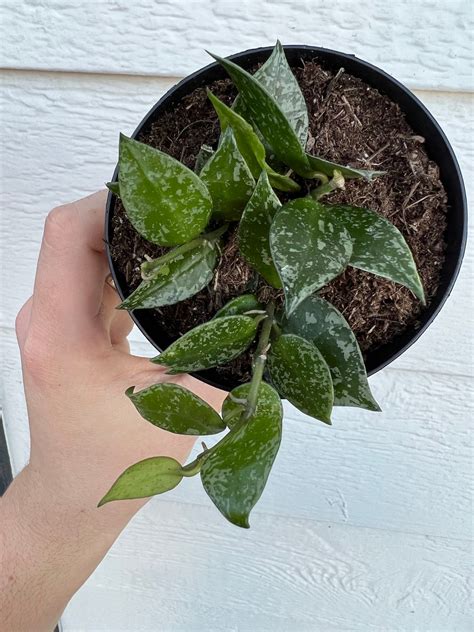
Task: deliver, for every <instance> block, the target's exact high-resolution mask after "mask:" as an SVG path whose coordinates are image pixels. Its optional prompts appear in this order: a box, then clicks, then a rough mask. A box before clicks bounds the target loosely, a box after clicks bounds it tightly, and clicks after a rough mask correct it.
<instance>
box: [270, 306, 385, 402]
mask: <svg viewBox="0 0 474 632" xmlns="http://www.w3.org/2000/svg"><path fill="white" fill-rule="evenodd" d="M283 331H284V332H285V333H292V334H297V335H298V336H301V337H302V338H305V339H306V340H309V341H311V342H312V343H314V344H315V345H316V347H317V348H318V350H319V351H320V352H321V354H322V356H323V358H324V359H325V360H326V362H327V364H328V366H329V369H330V371H331V376H332V383H333V386H334V405H336V406H358V407H360V408H366V409H367V410H380V408H379V405H378V404H377V402H376V401H375V399H374V396H373V395H372V393H371V391H370V387H369V383H368V380H367V373H366V370H365V365H364V360H363V358H362V354H361V352H360V349H359V345H358V343H357V340H356V337H355V335H354V333H353V332H352V330H351V328H350V327H349V325H348V323H347V321H346V320H345V318H344V316H343V315H342V314H341V313H340V312H339V311H338V310H337V309H336V308H335V307H334V306H333V305H331V303H328V302H327V301H325V300H324V299H322V298H320V297H319V296H310V297H308V298H307V299H305V300H304V301H303V302H302V303H300V305H298V307H297V308H296V309H295V311H294V312H293V313H292V314H291V316H290V317H289V318H287V319H286V320H285V321H284V322H283Z"/></svg>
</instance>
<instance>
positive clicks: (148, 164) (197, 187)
mask: <svg viewBox="0 0 474 632" xmlns="http://www.w3.org/2000/svg"><path fill="white" fill-rule="evenodd" d="M119 183H120V196H121V199H122V202H123V205H124V207H125V211H126V213H127V216H128V218H129V219H130V221H131V222H132V224H133V226H134V228H135V229H136V230H137V231H138V232H139V233H140V234H141V235H143V237H145V239H148V241H151V242H153V243H155V244H159V245H161V246H176V245H177V244H182V243H184V242H187V241H190V240H191V239H193V238H194V237H196V236H197V235H199V233H200V232H201V231H202V230H203V229H204V228H205V226H206V225H207V223H208V221H209V218H210V215H211V208H212V200H211V197H210V195H209V192H208V190H207V189H206V186H205V185H204V183H203V182H201V180H200V179H199V177H198V176H197V175H196V174H195V173H193V172H192V171H191V170H190V169H188V168H187V167H185V166H184V165H182V164H181V163H180V162H178V161H177V160H175V159H174V158H171V156H168V155H167V154H164V153H163V152H161V151H159V150H158V149H154V148H153V147H150V146H149V145H145V144H143V143H139V142H138V141H136V140H133V139H131V138H127V137H126V136H124V135H123V134H121V135H120V156H119Z"/></svg>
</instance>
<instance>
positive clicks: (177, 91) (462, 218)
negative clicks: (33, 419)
mask: <svg viewBox="0 0 474 632" xmlns="http://www.w3.org/2000/svg"><path fill="white" fill-rule="evenodd" d="M270 52H271V48H269V47H267V48H258V49H254V50H248V51H245V52H243V53H237V54H236V55H232V56H231V57H230V59H232V60H233V61H234V62H236V63H238V64H239V65H241V66H242V67H244V68H246V69H250V68H252V67H253V66H255V64H258V63H260V62H264V61H265V60H266V59H267V58H268V56H269V54H270ZM285 52H286V55H287V58H288V61H289V63H290V65H291V66H293V67H295V66H298V65H300V64H301V60H304V61H309V60H312V59H315V58H317V59H318V61H320V62H321V63H322V64H323V65H324V66H325V67H327V68H329V69H330V70H333V71H337V70H338V69H339V68H341V67H344V68H345V70H346V71H347V72H348V73H349V74H351V75H354V76H356V77H359V78H360V79H362V80H363V81H364V82H366V83H367V84H368V85H370V86H372V87H374V88H377V90H379V91H380V92H381V93H383V94H385V95H387V96H388V97H389V98H390V99H391V100H392V101H394V102H395V103H398V104H399V106H400V107H401V109H402V111H403V112H404V114H405V116H406V120H407V121H408V123H409V125H410V126H411V127H412V129H413V130H414V132H415V133H416V134H419V135H421V136H423V137H424V138H425V139H426V142H425V147H426V150H427V152H428V154H429V156H430V158H431V159H432V160H434V161H435V162H436V163H437V164H438V166H439V168H440V174H441V180H442V182H443V184H444V187H445V189H446V192H447V195H448V204H449V211H448V226H447V233H446V241H447V251H446V260H445V263H444V266H443V269H442V272H441V280H440V284H439V288H438V291H437V293H436V296H434V297H433V298H432V300H431V302H430V305H429V307H428V308H427V309H426V310H425V311H424V312H423V313H422V314H421V317H420V319H419V321H420V326H419V327H418V328H417V329H414V328H413V329H411V330H408V331H406V332H405V333H403V334H401V335H400V336H398V337H397V338H396V339H394V340H392V341H391V342H390V343H388V344H386V345H384V346H381V347H379V348H377V349H375V350H374V351H371V352H370V353H368V355H367V358H366V365H367V371H368V373H369V375H372V374H374V373H376V372H377V371H379V370H380V369H382V368H383V367H385V366H387V364H389V363H390V362H392V361H393V360H395V358H398V356H400V355H401V354H402V353H403V352H404V351H406V349H408V348H409V347H410V346H411V345H412V344H413V343H414V342H415V340H417V339H418V338H419V337H420V336H421V334H422V333H423V332H424V331H426V329H427V328H428V327H429V325H430V324H431V323H432V322H433V320H434V319H435V317H436V315H437V314H438V313H439V311H440V309H441V307H442V306H443V304H444V302H445V301H446V299H447V298H448V296H449V294H450V293H451V290H452V289H453V286H454V282H455V280H456V277H457V275H458V272H459V268H460V266H461V261H462V257H463V254H464V248H465V242H466V231H467V228H466V227H467V203H466V195H465V191H464V184H463V180H462V176H461V171H460V169H459V165H458V163H457V160H456V157H455V155H454V152H453V150H452V148H451V146H450V144H449V142H448V140H447V138H446V136H445V135H444V133H443V131H442V129H441V128H440V126H439V125H438V123H437V122H436V120H435V119H434V118H433V116H432V115H431V114H430V113H429V112H428V110H427V109H426V108H425V106H424V105H423V104H422V103H421V102H420V101H419V100H418V99H417V98H416V97H415V96H414V95H413V94H412V93H411V92H410V91H409V90H408V89H407V88H405V87H404V86H403V85H402V84H401V83H399V82H398V81H396V80H395V79H393V78H392V77H391V76H390V75H388V74H387V73H385V72H383V70H380V69H379V68H376V67H375V66H372V65H371V64H368V63H367V62H365V61H362V60H360V59H357V58H356V57H355V56H353V55H345V54H343V53H339V52H337V51H333V50H328V49H326V48H318V47H313V46H285ZM225 77H227V74H226V72H225V71H224V69H223V68H222V67H221V66H219V65H218V64H217V63H212V64H210V65H209V66H206V67H205V68H203V69H201V70H198V71H197V72H195V73H193V74H192V75H190V76H189V77H186V78H185V79H183V80H182V81H180V82H179V83H178V84H177V85H176V86H174V87H173V88H171V90H169V91H168V92H167V93H166V94H165V95H164V96H163V97H162V98H161V99H160V100H159V101H158V103H157V104H156V105H155V106H154V107H153V108H152V109H151V110H150V112H148V114H147V115H146V116H145V118H144V119H143V120H142V122H141V123H140V125H139V126H138V127H137V129H136V130H135V132H134V134H133V137H134V138H135V137H136V136H137V135H138V134H139V133H141V132H144V133H146V131H147V129H148V128H149V127H150V126H151V124H152V123H153V122H154V121H155V120H156V119H158V118H159V117H160V116H161V115H162V113H163V112H164V111H165V110H168V109H169V108H172V107H173V106H174V105H175V104H176V103H178V102H179V101H180V100H181V99H182V98H183V97H184V96H186V95H188V94H189V93H190V92H192V91H193V90H195V89H196V88H198V87H201V86H206V85H208V84H210V83H212V82H213V81H215V80H217V79H223V78H225ZM113 179H114V180H116V179H117V169H116V170H115V173H114V178H113ZM114 206H115V196H113V195H112V194H110V193H109V197H108V199H107V210H106V226H105V241H106V244H109V239H110V237H111V226H112V222H111V219H112V216H113V213H114ZM107 255H108V259H109V264H110V269H111V272H112V277H113V279H114V282H115V285H116V287H117V290H118V293H119V295H120V297H121V298H122V299H123V298H125V296H126V294H125V292H124V288H126V285H125V282H124V279H123V277H122V275H121V274H120V273H119V272H118V270H116V269H115V267H114V262H113V261H112V258H111V255H110V249H109V247H108V245H107ZM132 317H133V320H134V321H135V323H136V324H137V326H138V327H139V329H140V330H141V331H142V333H143V334H144V335H145V336H146V338H148V340H149V341H150V342H151V344H152V345H153V346H154V347H156V349H158V350H159V351H161V350H163V349H165V348H166V347H167V346H168V345H169V344H170V343H171V342H173V340H172V339H170V338H169V336H167V335H166V334H165V333H164V332H163V331H161V330H159V329H157V326H156V321H154V320H153V318H152V317H151V316H150V311H149V310H137V311H135V312H133V314H132ZM196 377H198V378H199V379H201V380H203V381H204V382H207V383H209V384H212V385H213V386H217V387H219V388H224V389H226V390H229V389H231V388H233V386H235V384H231V383H228V382H225V381H223V380H222V378H221V377H220V376H219V375H218V374H217V373H216V372H215V371H212V370H210V371H203V372H201V373H199V374H197V375H196Z"/></svg>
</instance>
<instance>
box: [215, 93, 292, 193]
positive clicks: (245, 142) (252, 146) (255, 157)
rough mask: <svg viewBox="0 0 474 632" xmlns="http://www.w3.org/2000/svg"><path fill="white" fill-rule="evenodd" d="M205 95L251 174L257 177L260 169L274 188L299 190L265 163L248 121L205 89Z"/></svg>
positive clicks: (261, 148) (256, 137)
mask: <svg viewBox="0 0 474 632" xmlns="http://www.w3.org/2000/svg"><path fill="white" fill-rule="evenodd" d="M207 95H208V97H209V100H210V101H211V103H212V105H213V106H214V109H215V110H216V112H217V116H218V117H219V122H220V125H221V130H222V133H224V134H225V132H226V130H227V129H228V128H229V127H231V128H232V130H233V132H234V136H235V140H236V143H237V146H238V148H239V151H240V153H241V154H242V156H243V157H244V159H245V162H246V163H247V165H248V167H249V169H250V171H251V172H252V174H253V176H254V177H255V178H258V177H259V175H260V173H261V171H262V170H265V171H267V173H268V174H269V178H270V181H271V183H272V185H273V186H274V187H275V188H277V189H280V190H282V191H299V189H300V187H299V185H298V184H296V182H294V181H293V180H292V179H291V178H288V177H287V176H284V175H281V174H279V173H277V172H276V171H274V170H273V169H272V168H271V167H270V166H269V165H268V164H267V162H266V160H265V147H264V146H263V144H262V141H261V140H260V138H259V137H258V135H257V134H256V133H255V131H254V129H253V127H252V126H251V125H250V123H248V122H247V121H246V120H245V119H244V118H242V117H241V116H240V115H239V114H238V113H237V112H235V111H234V110H232V109H231V108H229V107H228V106H227V105H226V104H225V103H223V102H222V101H220V100H219V99H218V98H217V97H216V96H215V95H214V94H212V92H211V91H210V90H208V91H207Z"/></svg>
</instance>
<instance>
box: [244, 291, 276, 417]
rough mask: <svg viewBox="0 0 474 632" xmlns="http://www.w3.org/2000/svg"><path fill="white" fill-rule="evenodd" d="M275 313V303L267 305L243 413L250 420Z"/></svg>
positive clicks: (265, 359) (255, 405) (256, 397)
mask: <svg viewBox="0 0 474 632" xmlns="http://www.w3.org/2000/svg"><path fill="white" fill-rule="evenodd" d="M274 314H275V304H274V303H270V304H269V305H268V307H267V317H266V319H265V322H264V323H263V326H262V331H261V334H260V339H259V341H258V345H257V350H256V352H255V363H254V368H253V375H252V380H251V382H250V389H249V393H248V395H247V406H246V408H245V411H244V413H243V416H242V419H243V420H244V421H248V420H249V419H250V417H251V416H252V415H253V414H254V412H255V409H256V407H257V399H258V389H259V388H260V383H261V381H262V378H263V371H264V369H265V363H266V361H267V351H268V348H269V341H270V333H271V331H272V325H273V316H274Z"/></svg>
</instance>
